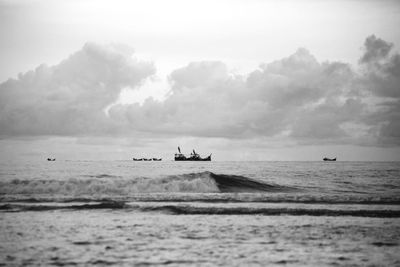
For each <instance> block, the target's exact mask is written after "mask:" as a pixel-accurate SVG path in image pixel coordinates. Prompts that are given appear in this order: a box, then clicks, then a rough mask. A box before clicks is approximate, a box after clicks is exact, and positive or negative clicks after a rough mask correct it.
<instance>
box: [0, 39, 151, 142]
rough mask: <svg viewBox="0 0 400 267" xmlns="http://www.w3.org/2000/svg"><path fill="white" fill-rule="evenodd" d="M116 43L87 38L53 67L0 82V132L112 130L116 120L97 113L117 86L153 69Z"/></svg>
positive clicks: (137, 81) (126, 84)
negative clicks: (85, 41) (106, 44)
mask: <svg viewBox="0 0 400 267" xmlns="http://www.w3.org/2000/svg"><path fill="white" fill-rule="evenodd" d="M132 53H133V50H131V49H128V48H127V47H122V46H119V45H110V46H100V45H96V44H93V43H87V44H86V45H85V46H84V47H83V48H82V49H81V50H80V51H78V52H76V53H74V54H73V55H71V56H70V57H69V58H67V59H66V60H64V61H62V62H61V63H60V64H58V65H55V66H51V67H49V66H47V65H41V66H39V67H37V68H36V69H35V70H33V71H29V72H27V73H25V74H20V75H19V76H18V78H17V79H9V80H8V81H6V82H5V83H3V84H1V85H0V114H1V116H0V134H3V135H40V134H56V135H69V134H72V135H74V134H86V133H90V134H93V133H106V132H112V131H113V130H114V128H115V127H118V125H119V123H118V122H115V121H114V122H113V121H110V120H109V119H108V118H107V117H106V116H105V113H104V112H103V109H104V108H106V107H107V105H109V104H111V103H112V102H114V101H115V100H116V99H117V98H118V96H119V94H120V91H121V89H122V88H124V87H130V88H135V87H137V86H139V85H140V84H141V83H142V82H143V80H144V79H146V78H147V77H149V76H151V75H152V74H153V73H154V72H155V68H154V66H153V64H151V63H148V62H140V61H138V60H136V59H135V58H133V57H132Z"/></svg>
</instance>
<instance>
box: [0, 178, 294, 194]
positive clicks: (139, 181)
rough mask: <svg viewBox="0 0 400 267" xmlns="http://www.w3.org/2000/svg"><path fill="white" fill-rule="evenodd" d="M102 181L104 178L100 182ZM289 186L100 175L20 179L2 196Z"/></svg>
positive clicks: (0, 188) (3, 186)
mask: <svg viewBox="0 0 400 267" xmlns="http://www.w3.org/2000/svg"><path fill="white" fill-rule="evenodd" d="M99 178H101V179H99ZM285 190H289V188H287V187H283V186H279V185H272V184H267V183H265V182H261V181H258V180H254V179H250V178H247V177H244V176H238V175H226V174H215V173H212V172H200V173H189V174H181V175H170V176H166V177H160V178H132V179H129V178H122V177H120V176H114V175H108V174H99V175H92V176H84V177H79V178H70V179H67V180H42V179H41V180H37V179H35V180H19V179H14V180H11V181H8V182H7V181H2V182H0V194H2V195H19V194H24V195H43V194H45V195H49V194H50V195H67V196H87V195H90V196H96V195H97V196H99V195H106V196H109V195H112V196H115V195H117V196H121V195H122V196H127V195H132V194H136V193H159V192H161V193H162V192H189V193H220V192H222V193H232V192H249V193H251V192H281V191H285Z"/></svg>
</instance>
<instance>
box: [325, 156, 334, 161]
mask: <svg viewBox="0 0 400 267" xmlns="http://www.w3.org/2000/svg"><path fill="white" fill-rule="evenodd" d="M323 161H336V158H333V159H330V158H326V157H325V158H323Z"/></svg>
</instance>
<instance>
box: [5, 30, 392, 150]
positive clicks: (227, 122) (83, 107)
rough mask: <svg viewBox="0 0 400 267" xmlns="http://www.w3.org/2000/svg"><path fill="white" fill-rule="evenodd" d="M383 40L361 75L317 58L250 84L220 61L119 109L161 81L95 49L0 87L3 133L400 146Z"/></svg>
mask: <svg viewBox="0 0 400 267" xmlns="http://www.w3.org/2000/svg"><path fill="white" fill-rule="evenodd" d="M392 48H393V45H392V44H390V43H387V42H385V41H384V40H381V39H379V38H376V37H375V36H373V35H372V36H370V37H368V38H367V39H366V41H365V52H364V55H363V56H362V57H361V59H360V61H359V63H360V65H359V67H358V68H356V67H352V66H350V65H349V64H346V63H343V62H319V61H318V60H317V59H316V58H315V57H314V56H313V55H312V54H311V53H310V52H309V51H307V50H306V49H304V48H301V49H298V50H297V51H296V52H295V53H294V54H293V55H290V56H289V57H286V58H283V59H281V60H277V61H274V62H271V63H267V64H262V65H260V67H259V68H258V69H256V70H254V71H252V72H251V73H249V74H248V75H246V76H242V75H237V74H232V73H230V71H229V69H228V68H227V66H226V65H225V64H224V63H222V62H218V61H203V62H192V63H189V64H188V65H187V66H185V67H182V68H180V69H177V70H175V71H173V72H172V73H171V74H170V76H169V82H170V85H171V88H170V93H169V95H168V97H167V98H166V99H165V100H164V101H156V100H154V99H152V98H148V99H147V100H146V101H145V102H144V103H143V104H142V105H140V104H115V105H113V106H111V108H109V110H108V116H107V115H106V114H105V112H104V109H105V107H107V106H109V105H110V104H111V103H113V102H115V100H116V99H117V98H118V96H119V94H120V92H121V89H122V88H125V87H129V88H137V87H138V86H140V84H141V83H142V82H143V80H144V79H146V78H147V77H149V76H151V75H152V74H154V72H155V70H154V67H153V65H152V64H151V63H147V62H139V61H137V60H135V59H134V58H132V51H130V50H129V49H127V48H126V47H117V46H110V47H103V46H98V45H95V44H87V45H85V47H84V48H83V49H82V50H81V51H79V52H77V53H75V54H74V55H72V56H71V57H70V58H68V59H66V60H65V61H63V62H61V63H60V64H59V65H57V66H53V67H47V66H40V67H39V68H37V69H36V70H35V71H31V72H28V73H26V74H24V75H21V76H20V77H19V78H18V79H17V80H9V81H7V82H5V83H3V84H1V85H0V96H1V98H0V99H1V100H0V110H1V118H0V127H1V128H0V129H1V130H0V133H1V134H3V135H18V134H26V135H29V134H60V135H71V134H88V135H90V134H98V135H99V134H111V133H118V134H132V133H138V132H141V133H146V132H148V133H152V134H155V135H157V136H170V137H172V136H174V137H175V136H195V137H196V136H197V137H216V138H219V137H221V138H234V139H254V138H259V139H263V138H274V139H277V138H278V139H279V138H280V139H285V140H292V141H294V142H299V143H307V144H326V143H330V144H344V143H350V144H362V145H388V144H396V145H397V144H399V143H400V142H399V139H400V136H399V134H398V133H399V132H400V128H399V127H400V125H399V121H400V108H399V101H400V99H399V98H400V92H399V91H400V90H399V84H400V81H399V76H400V75H399V74H400V56H399V55H398V54H396V53H393V52H392Z"/></svg>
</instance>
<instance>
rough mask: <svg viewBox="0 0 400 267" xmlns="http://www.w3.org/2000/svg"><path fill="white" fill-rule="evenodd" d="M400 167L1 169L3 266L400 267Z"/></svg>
mask: <svg viewBox="0 0 400 267" xmlns="http://www.w3.org/2000/svg"><path fill="white" fill-rule="evenodd" d="M399 251H400V163H398V162H340V161H338V162H173V161H161V162H134V161H78V160H57V161H54V162H47V161H36V162H34V161H32V162H2V163H0V264H3V265H29V266H32V265H62V266H65V265H67V266H68V265H75V266H76V265H78V266H79V265H82V266H83V265H90V264H99V265H127V266H132V265H136V266H141V265H143V266H144V265H145V266H149V265H170V266H218V265H221V266H244V265H250V266H258V265H262V266H264V265H293V266H299V265H300V266H301V265H314V266H321V265H339V266H340V265H342V266H348V265H353V266H366V265H386V266H396V265H397V266H399V265H400V253H399Z"/></svg>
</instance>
